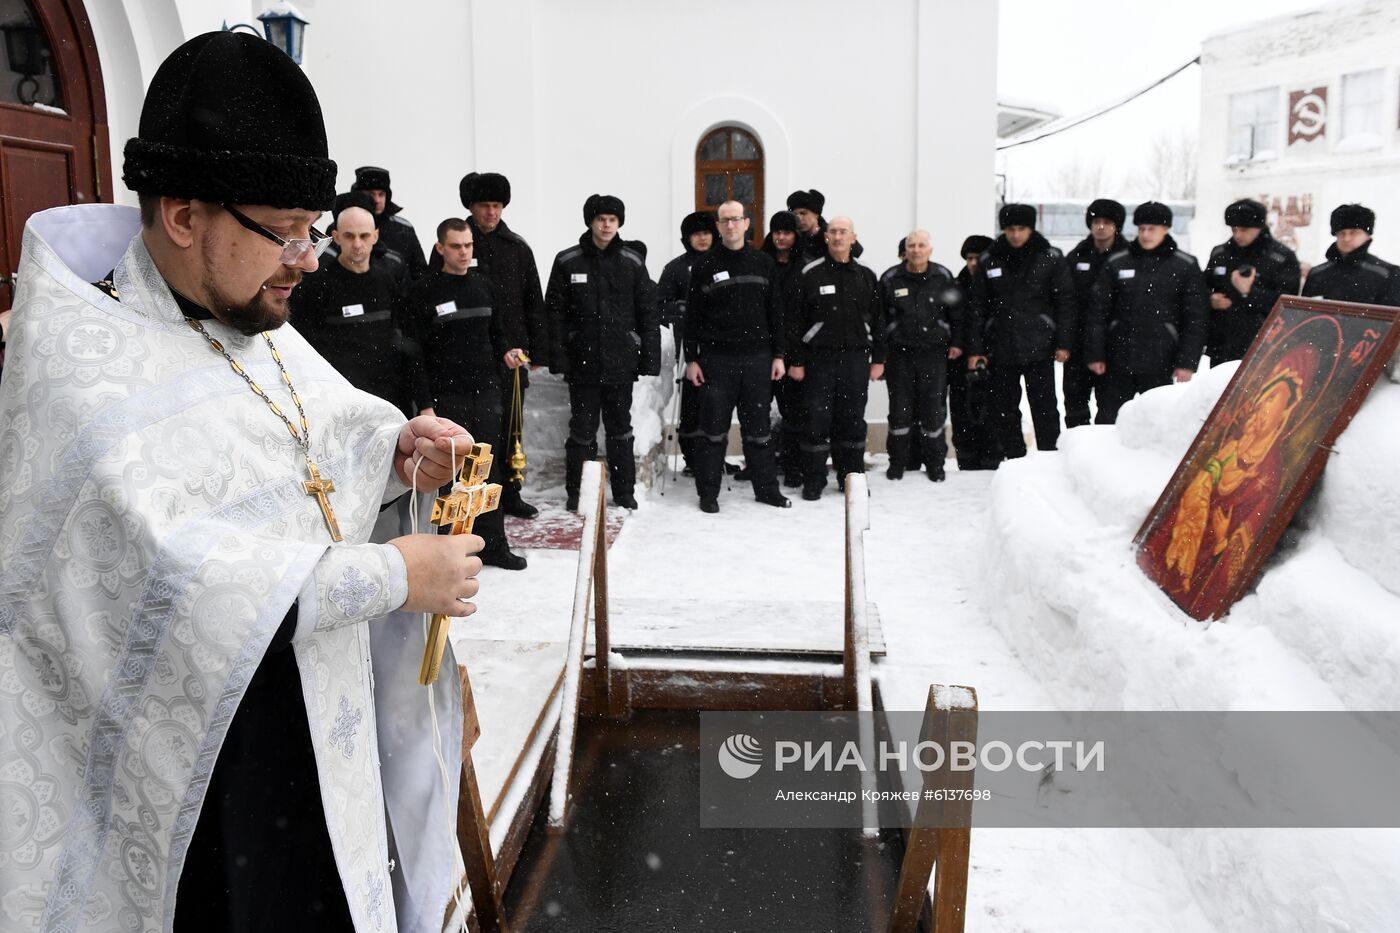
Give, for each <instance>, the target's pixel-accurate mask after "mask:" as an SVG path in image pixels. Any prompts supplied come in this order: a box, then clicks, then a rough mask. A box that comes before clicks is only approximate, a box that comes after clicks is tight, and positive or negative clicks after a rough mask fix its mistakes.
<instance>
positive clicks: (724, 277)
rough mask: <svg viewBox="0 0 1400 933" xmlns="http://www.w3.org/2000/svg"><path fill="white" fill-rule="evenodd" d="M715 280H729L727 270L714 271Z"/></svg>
mask: <svg viewBox="0 0 1400 933" xmlns="http://www.w3.org/2000/svg"><path fill="white" fill-rule="evenodd" d="M715 281H716V282H728V281H729V273H728V272H716V273H715Z"/></svg>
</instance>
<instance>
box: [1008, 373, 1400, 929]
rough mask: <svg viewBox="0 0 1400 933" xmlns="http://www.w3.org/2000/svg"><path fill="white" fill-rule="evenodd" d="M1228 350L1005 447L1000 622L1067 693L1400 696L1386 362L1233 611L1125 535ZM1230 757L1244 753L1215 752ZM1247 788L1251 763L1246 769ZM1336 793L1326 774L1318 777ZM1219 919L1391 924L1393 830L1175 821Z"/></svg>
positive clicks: (1169, 468)
mask: <svg viewBox="0 0 1400 933" xmlns="http://www.w3.org/2000/svg"><path fill="white" fill-rule="evenodd" d="M1234 368H1235V367H1234V364H1230V365H1227V366H1221V367H1217V368H1215V369H1212V370H1210V371H1208V372H1204V373H1202V374H1200V376H1198V377H1197V378H1196V379H1195V380H1193V381H1192V382H1190V383H1187V384H1185V385H1177V386H1169V387H1166V388H1163V389H1159V390H1156V391H1153V392H1149V393H1147V394H1146V395H1145V396H1142V397H1140V398H1139V399H1137V400H1135V401H1134V402H1132V403H1130V404H1129V405H1127V406H1125V407H1124V409H1123V410H1122V412H1121V414H1120V418H1119V424H1118V425H1117V426H1115V427H1109V426H1090V427H1084V428H1076V429H1074V430H1072V431H1069V432H1066V434H1065V435H1063V436H1062V438H1061V440H1060V452H1059V453H1058V454H1047V455H1033V456H1031V457H1028V458H1026V459H1024V460H1019V461H1015V462H1011V463H1007V464H1005V465H1004V466H1003V467H1002V469H1001V471H1000V473H999V474H998V476H997V478H996V480H995V481H994V483H993V485H992V496H991V523H990V524H991V528H990V532H989V534H988V536H987V545H986V553H985V560H984V562H983V567H984V573H985V578H986V579H985V585H986V593H987V598H988V601H989V604H990V605H989V608H990V610H991V615H992V621H993V624H995V625H996V626H997V627H998V629H999V630H1000V631H1001V632H1002V634H1003V636H1004V637H1005V638H1006V639H1007V641H1008V643H1009V644H1010V646H1011V648H1012V649H1013V650H1014V651H1016V653H1017V654H1018V656H1019V657H1020V659H1021V660H1022V662H1023V663H1024V664H1025V665H1026V667H1027V669H1028V670H1029V671H1030V673H1031V674H1032V676H1034V677H1036V678H1037V679H1038V680H1039V681H1040V682H1041V683H1042V685H1043V686H1044V687H1045V689H1046V691H1047V693H1049V695H1050V696H1051V698H1052V699H1053V702H1054V703H1055V705H1057V706H1058V707H1059V708H1062V709H1093V710H1119V709H1121V710H1235V711H1241V710H1299V709H1307V710H1342V709H1372V710H1395V709H1400V562H1398V561H1397V559H1396V558H1397V556H1400V489H1397V487H1396V484H1395V483H1394V480H1393V476H1392V473H1393V465H1394V464H1395V463H1396V462H1398V461H1400V432H1396V431H1395V430H1394V427H1393V426H1394V425H1395V424H1396V423H1397V422H1400V386H1397V385H1394V384H1392V383H1390V382H1387V381H1384V380H1382V381H1381V382H1380V383H1379V384H1378V385H1377V386H1376V388H1375V389H1374V390H1373V392H1372V393H1371V396H1370V398H1369V399H1368V400H1367V401H1366V403H1365V404H1364V405H1363V407H1362V409H1361V410H1360V411H1359V412H1358V414H1357V416H1356V418H1355V419H1354V420H1353V422H1352V424H1351V426H1350V427H1349V428H1348V430H1347V431H1346V432H1345V433H1344V434H1343V435H1342V436H1341V438H1340V439H1339V440H1338V442H1337V444H1336V451H1337V452H1336V454H1335V455H1333V456H1332V457H1331V459H1330V461H1329V463H1328V465H1327V468H1326V470H1325V472H1324V473H1323V475H1322V478H1321V479H1320V481H1319V483H1318V485H1317V486H1316V487H1315V489H1314V494H1313V496H1312V497H1310V500H1309V502H1307V503H1305V505H1304V508H1303V510H1302V511H1301V513H1300V516H1299V519H1298V520H1297V521H1295V525H1294V527H1293V528H1292V529H1290V531H1289V532H1288V533H1286V534H1285V536H1284V538H1283V540H1282V542H1281V543H1280V546H1279V549H1278V551H1277V552H1276V553H1275V555H1274V557H1273V558H1272V559H1271V560H1270V562H1269V563H1268V564H1267V565H1266V566H1265V569H1264V572H1263V574H1262V575H1261V576H1260V578H1259V580H1258V582H1257V584H1256V586H1255V589H1254V590H1253V591H1251V592H1250V593H1249V594H1248V595H1246V596H1245V597H1244V598H1243V599H1242V600H1240V601H1239V602H1238V603H1236V604H1235V606H1234V608H1233V609H1232V610H1231V612H1230V615H1229V616H1228V617H1227V619H1226V620H1225V621H1223V622H1217V623H1214V624H1206V623H1200V622H1196V621H1194V620H1192V619H1191V618H1189V617H1188V616H1187V615H1186V614H1185V613H1183V612H1182V611H1181V610H1179V609H1178V608H1177V607H1176V606H1175V605H1174V604H1172V603H1171V602H1170V600H1168V599H1167V597H1166V596H1165V595H1164V594H1162V593H1161V592H1160V591H1159V590H1158V589H1157V587H1156V586H1155V585H1154V584H1153V583H1151V582H1150V581H1149V580H1148V579H1147V578H1146V577H1145V576H1144V575H1143V574H1142V572H1141V571H1140V570H1139V569H1138V567H1137V564H1136V562H1135V559H1134V557H1135V555H1134V552H1133V549H1132V537H1133V535H1134V533H1135V532H1136V531H1137V529H1138V527H1139V526H1140V525H1141V523H1142V521H1143V519H1144V518H1145V517H1146V515H1147V513H1148V511H1149V510H1150V509H1151V507H1152V505H1153V503H1154V502H1155V501H1156V499H1157V497H1158V495H1159V494H1160V493H1161V491H1162V489H1163V487H1164V486H1165V485H1166V484H1167V482H1168V480H1169V479H1170V478H1171V475H1172V473H1173V471H1174V470H1175V468H1176V466H1177V464H1178V462H1179V461H1180V459H1181V457H1182V456H1183V455H1184V454H1185V452H1186V450H1187V448H1188V447H1189V446H1190V444H1191V441H1192V439H1193V438H1194V437H1195V435H1196V432H1197V431H1198V430H1199V428H1200V426H1201V425H1202V424H1203V423H1204V422H1205V419H1206V417H1207V416H1208V414H1209V413H1210V410H1211V408H1212V407H1213V406H1214V404H1215V402H1216V400H1217V399H1218V398H1219V396H1220V394H1221V392H1222V391H1223V390H1224V388H1225V386H1226V384H1227V383H1228V382H1229V379H1230V376H1231V375H1232V374H1233V372H1234ZM1221 767H1222V769H1224V770H1235V769H1234V768H1233V767H1232V766H1231V765H1230V764H1229V763H1227V762H1225V761H1224V760H1223V758H1222V762H1221ZM1236 777H1237V778H1238V779H1239V780H1240V781H1241V784H1242V786H1243V787H1244V789H1245V790H1246V792H1248V791H1249V790H1250V787H1249V785H1250V782H1251V780H1252V778H1253V777H1254V776H1253V775H1247V774H1242V773H1236ZM1318 790H1319V792H1321V793H1326V788H1318ZM1154 835H1156V836H1157V837H1158V838H1159V839H1161V841H1163V843H1164V844H1166V845H1168V846H1169V847H1170V848H1171V850H1172V851H1173V852H1174V853H1175V855H1176V857H1177V858H1178V859H1179V861H1180V862H1181V865H1182V868H1183V870H1184V871H1185V873H1186V875H1187V877H1188V879H1189V882H1190V884H1191V887H1192V892H1193V894H1194V895H1195V897H1196V900H1197V902H1198V903H1200V904H1201V905H1202V906H1203V908H1204V909H1205V912H1206V913H1207V914H1208V915H1209V916H1210V917H1211V920H1212V921H1213V922H1214V923H1216V924H1218V925H1219V928H1220V929H1249V930H1266V929H1267V930H1294V929H1296V930H1318V929H1322V930H1381V929H1388V930H1395V929H1400V894H1397V893H1396V892H1395V891H1394V890H1393V888H1392V887H1390V886H1387V885H1386V884H1385V883H1384V879H1385V878H1387V877H1388V876H1389V875H1390V874H1391V873H1392V872H1393V866H1394V865H1395V864H1397V863H1400V833H1395V832H1391V831H1380V830H1371V831H1356V830H1329V831H1308V832H1303V831H1294V830H1270V831H1245V830H1165V831H1157V832H1155V833H1154Z"/></svg>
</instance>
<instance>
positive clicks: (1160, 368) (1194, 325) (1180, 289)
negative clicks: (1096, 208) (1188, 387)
mask: <svg viewBox="0 0 1400 933" xmlns="http://www.w3.org/2000/svg"><path fill="white" fill-rule="evenodd" d="M1208 309H1209V303H1208V299H1207V297H1206V289H1205V281H1204V280H1203V279H1202V278H1201V269H1200V267H1199V266H1198V265H1196V257H1194V256H1192V255H1191V254H1190V253H1184V252H1182V251H1181V250H1179V249H1177V246H1176V241H1175V240H1173V239H1172V238H1171V236H1167V238H1166V239H1165V240H1164V241H1163V242H1162V245H1161V246H1158V247H1157V248H1156V249H1154V250H1145V249H1143V248H1142V247H1141V246H1140V245H1139V244H1138V242H1137V240H1134V241H1133V242H1132V243H1130V244H1128V248H1127V249H1125V250H1122V251H1120V252H1117V253H1114V254H1113V255H1112V256H1110V257H1109V258H1108V262H1106V263H1104V266H1103V271H1102V272H1100V273H1099V280H1098V282H1097V283H1096V284H1095V285H1094V302H1093V306H1092V309H1091V311H1090V314H1089V326H1088V327H1087V328H1085V333H1086V337H1087V343H1086V346H1085V348H1084V360H1085V362H1088V363H1098V362H1107V363H1108V368H1109V369H1110V370H1111V371H1116V372H1121V373H1134V374H1139V375H1159V374H1161V373H1164V372H1170V371H1171V370H1173V369H1189V370H1191V371H1193V372H1194V371H1195V369H1196V367H1197V366H1198V365H1199V364H1200V362H1201V350H1202V349H1203V348H1204V346H1205V339H1206V314H1207V313H1208Z"/></svg>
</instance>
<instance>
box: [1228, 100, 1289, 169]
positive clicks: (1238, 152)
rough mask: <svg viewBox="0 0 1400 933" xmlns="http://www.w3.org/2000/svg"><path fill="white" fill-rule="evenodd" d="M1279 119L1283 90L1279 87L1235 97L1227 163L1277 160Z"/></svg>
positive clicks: (1231, 110)
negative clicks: (1280, 93)
mask: <svg viewBox="0 0 1400 933" xmlns="http://www.w3.org/2000/svg"><path fill="white" fill-rule="evenodd" d="M1279 117H1280V114H1279V89H1278V88H1276V87H1270V88H1263V89H1261V90H1258V91H1245V92H1243V93H1240V94H1231V95H1230V138H1229V144H1230V145H1229V152H1227V153H1226V155H1227V161H1230V162H1249V161H1252V160H1254V159H1273V158H1277V157H1278V150H1279V124H1280V120H1279Z"/></svg>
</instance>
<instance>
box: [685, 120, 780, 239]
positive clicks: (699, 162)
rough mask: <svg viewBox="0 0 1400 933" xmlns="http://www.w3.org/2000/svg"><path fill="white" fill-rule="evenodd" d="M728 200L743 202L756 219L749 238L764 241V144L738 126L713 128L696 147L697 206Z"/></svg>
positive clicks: (711, 208) (709, 206)
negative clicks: (761, 144) (760, 143)
mask: <svg viewBox="0 0 1400 933" xmlns="http://www.w3.org/2000/svg"><path fill="white" fill-rule="evenodd" d="M725 201H738V202H739V203H740V204H742V205H744V209H745V210H746V211H748V214H749V216H750V217H752V218H753V223H752V225H751V226H750V227H749V242H750V243H752V244H753V245H754V246H760V245H762V243H763V223H764V214H763V147H762V146H760V145H759V143H758V138H757V137H755V136H754V135H753V134H752V133H750V132H749V131H747V130H741V129H739V128H738V127H737V126H721V127H719V128H718V129H714V130H711V131H710V132H709V133H707V134H706V135H705V138H704V139H702V140H700V145H698V146H696V147H695V209H696V210H697V211H714V210H718V209H719V206H720V205H721V204H723V203H724V202H725Z"/></svg>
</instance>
